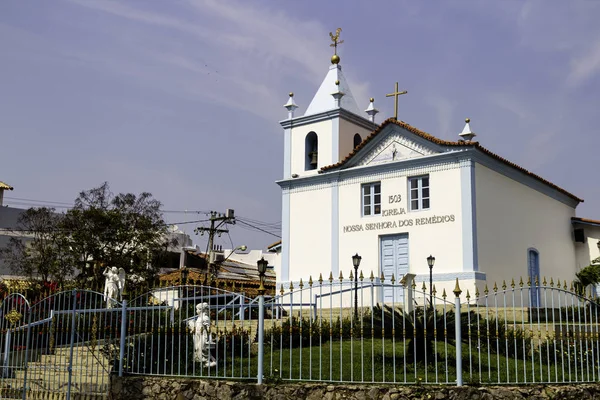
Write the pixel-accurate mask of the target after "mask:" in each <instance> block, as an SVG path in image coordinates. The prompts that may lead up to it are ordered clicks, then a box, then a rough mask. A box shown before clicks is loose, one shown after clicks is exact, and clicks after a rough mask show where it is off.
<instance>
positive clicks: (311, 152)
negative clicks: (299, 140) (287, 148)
mask: <svg viewBox="0 0 600 400" xmlns="http://www.w3.org/2000/svg"><path fill="white" fill-rule="evenodd" d="M304 153H305V157H304V158H305V164H304V170H305V171H308V170H311V169H317V164H318V154H319V139H318V137H317V134H316V133H314V132H309V133H308V135H306V139H305V141H304Z"/></svg>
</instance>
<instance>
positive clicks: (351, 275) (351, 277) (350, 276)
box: [348, 270, 354, 280]
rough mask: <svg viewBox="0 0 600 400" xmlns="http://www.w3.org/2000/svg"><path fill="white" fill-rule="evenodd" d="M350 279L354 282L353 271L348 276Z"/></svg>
mask: <svg viewBox="0 0 600 400" xmlns="http://www.w3.org/2000/svg"><path fill="white" fill-rule="evenodd" d="M348 279H350V280H354V275H353V274H352V270H350V275H348Z"/></svg>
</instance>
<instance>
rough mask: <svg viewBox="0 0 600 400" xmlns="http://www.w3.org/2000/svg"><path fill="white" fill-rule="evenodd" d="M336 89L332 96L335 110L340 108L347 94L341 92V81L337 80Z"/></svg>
mask: <svg viewBox="0 0 600 400" xmlns="http://www.w3.org/2000/svg"><path fill="white" fill-rule="evenodd" d="M335 87H336V89H337V90H336V91H335V92H333V93H331V95H332V96H333V101H334V106H335V108H339V107H340V101H341V100H342V97H344V95H345V94H346V93H344V92H342V91H340V81H339V80H337V81H335Z"/></svg>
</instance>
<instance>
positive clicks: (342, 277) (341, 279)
mask: <svg viewBox="0 0 600 400" xmlns="http://www.w3.org/2000/svg"><path fill="white" fill-rule="evenodd" d="M343 280H344V275H342V271H340V282H341V281H343Z"/></svg>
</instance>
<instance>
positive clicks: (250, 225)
mask: <svg viewBox="0 0 600 400" xmlns="http://www.w3.org/2000/svg"><path fill="white" fill-rule="evenodd" d="M239 223H240V224H243V225H247V226H249V227H251V228H254V229H256V230H259V231H261V232H264V233H267V234H269V235H273V236H275V237H277V238H279V239H281V235H277V234H275V233H273V232H269V231H267V230H265V229H262V228H259V227H258V226H255V225H252V224H249V223H247V222H244V221H239Z"/></svg>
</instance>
